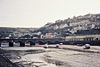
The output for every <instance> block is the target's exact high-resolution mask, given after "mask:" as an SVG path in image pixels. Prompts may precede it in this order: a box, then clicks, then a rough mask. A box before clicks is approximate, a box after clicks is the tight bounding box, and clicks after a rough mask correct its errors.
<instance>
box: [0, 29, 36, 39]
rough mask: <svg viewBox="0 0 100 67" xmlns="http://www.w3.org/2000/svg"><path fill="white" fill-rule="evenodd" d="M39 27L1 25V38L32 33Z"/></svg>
mask: <svg viewBox="0 0 100 67" xmlns="http://www.w3.org/2000/svg"><path fill="white" fill-rule="evenodd" d="M36 29H37V28H10V27H0V38H4V37H11V36H12V37H20V36H22V35H24V34H30V35H31V34H32V33H33V32H34V31H35V30H36Z"/></svg>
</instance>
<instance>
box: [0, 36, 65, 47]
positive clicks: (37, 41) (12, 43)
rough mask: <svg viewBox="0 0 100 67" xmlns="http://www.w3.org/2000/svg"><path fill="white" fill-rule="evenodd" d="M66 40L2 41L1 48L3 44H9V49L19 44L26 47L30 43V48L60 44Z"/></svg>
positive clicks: (0, 41) (0, 40)
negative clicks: (37, 45)
mask: <svg viewBox="0 0 100 67" xmlns="http://www.w3.org/2000/svg"><path fill="white" fill-rule="evenodd" d="M63 41H64V39H62V38H55V39H0V46H1V44H2V43H3V42H6V43H9V47H13V46H14V43H19V44H20V46H21V47H24V46H25V43H29V44H30V46H32V45H35V44H36V43H38V44H39V45H43V44H46V43H47V44H59V43H62V42H63Z"/></svg>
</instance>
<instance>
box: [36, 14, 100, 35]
mask: <svg viewBox="0 0 100 67" xmlns="http://www.w3.org/2000/svg"><path fill="white" fill-rule="evenodd" d="M99 28H100V14H86V15H84V16H77V17H75V16H74V17H73V18H67V19H65V20H57V21H55V23H47V24H46V25H45V26H43V27H41V28H40V29H38V30H36V31H35V32H39V31H40V32H42V33H43V34H45V33H57V34H61V35H62V34H66V35H73V34H82V33H81V32H84V31H89V32H87V34H89V33H90V34H98V33H100V32H99V31H100V29H99ZM92 30H93V31H94V32H95V33H94V32H93V31H92Z"/></svg>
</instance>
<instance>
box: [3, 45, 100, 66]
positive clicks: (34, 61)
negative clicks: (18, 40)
mask: <svg viewBox="0 0 100 67" xmlns="http://www.w3.org/2000/svg"><path fill="white" fill-rule="evenodd" d="M2 49H3V50H4V51H5V53H4V55H6V57H8V58H9V59H10V61H12V62H13V63H16V64H17V65H19V67H100V53H91V52H83V51H74V50H68V49H61V48H60V49H58V48H47V49H45V48H43V47H14V48H13V47H10V48H9V47H8V48H2Z"/></svg>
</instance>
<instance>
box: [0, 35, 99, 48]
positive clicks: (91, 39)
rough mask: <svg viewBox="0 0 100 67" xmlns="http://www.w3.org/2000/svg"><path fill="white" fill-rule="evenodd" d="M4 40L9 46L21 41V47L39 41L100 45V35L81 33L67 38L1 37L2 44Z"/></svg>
mask: <svg viewBox="0 0 100 67" xmlns="http://www.w3.org/2000/svg"><path fill="white" fill-rule="evenodd" d="M3 42H7V43H9V47H13V46H14V43H19V44H20V46H21V47H24V46H25V43H29V44H30V46H32V45H35V44H36V43H38V44H39V45H44V44H59V43H63V44H66V45H77V44H82V45H84V44H87V43H88V44H91V45H99V46H100V35H81V36H66V37H65V38H53V39H0V46H1V44H2V43H3Z"/></svg>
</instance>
